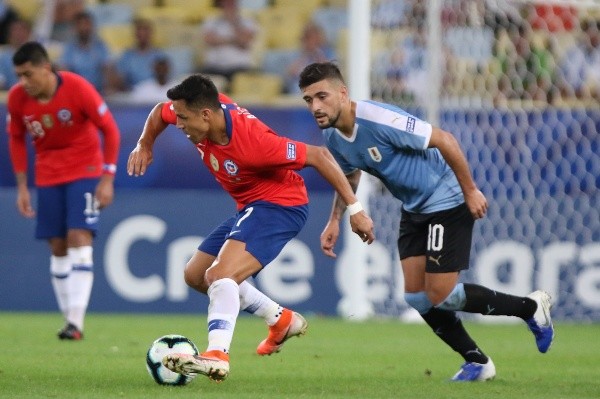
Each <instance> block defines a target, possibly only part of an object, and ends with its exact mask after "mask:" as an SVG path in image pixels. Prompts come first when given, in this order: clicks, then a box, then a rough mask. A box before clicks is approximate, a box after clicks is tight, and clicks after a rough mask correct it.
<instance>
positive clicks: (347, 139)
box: [335, 123, 358, 143]
mask: <svg viewBox="0 0 600 399" xmlns="http://www.w3.org/2000/svg"><path fill="white" fill-rule="evenodd" d="M335 133H336V134H337V135H338V136H340V137H341V138H342V139H344V140H346V141H347V142H349V143H354V140H356V134H357V133H358V124H357V123H355V124H354V127H353V128H352V135H351V136H350V137H346V135H345V134H344V133H342V132H340V131H339V129H337V128H336V129H335Z"/></svg>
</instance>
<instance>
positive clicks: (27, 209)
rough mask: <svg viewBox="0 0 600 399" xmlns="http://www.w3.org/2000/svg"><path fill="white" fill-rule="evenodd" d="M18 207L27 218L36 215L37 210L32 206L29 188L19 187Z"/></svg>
mask: <svg viewBox="0 0 600 399" xmlns="http://www.w3.org/2000/svg"><path fill="white" fill-rule="evenodd" d="M17 209H18V210H19V213H20V214H21V215H23V216H25V217H26V218H32V217H34V216H35V211H34V210H33V208H32V207H31V196H30V195H29V190H28V189H27V188H19V189H18V190H17Z"/></svg>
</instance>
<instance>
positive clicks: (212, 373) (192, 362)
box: [162, 351, 229, 382]
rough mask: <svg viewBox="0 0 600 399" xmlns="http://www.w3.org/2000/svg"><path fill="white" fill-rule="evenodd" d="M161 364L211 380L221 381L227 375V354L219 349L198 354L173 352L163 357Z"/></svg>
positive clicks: (182, 372)
mask: <svg viewBox="0 0 600 399" xmlns="http://www.w3.org/2000/svg"><path fill="white" fill-rule="evenodd" d="M162 362H163V365H164V366H165V367H166V368H168V369H169V370H171V371H174V372H175V373H179V374H183V375H196V374H203V375H205V376H208V378H210V379H211V380H213V381H217V382H220V381H223V380H224V379H225V378H227V376H228V375H229V355H228V354H226V353H224V352H221V351H209V352H204V353H201V354H200V355H188V354H185V353H173V354H169V355H167V356H165V357H164V358H163V361H162Z"/></svg>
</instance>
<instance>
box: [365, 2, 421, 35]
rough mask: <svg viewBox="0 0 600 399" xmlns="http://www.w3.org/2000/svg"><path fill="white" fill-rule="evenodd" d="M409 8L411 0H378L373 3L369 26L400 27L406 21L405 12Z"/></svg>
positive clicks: (381, 27) (408, 10)
mask: <svg viewBox="0 0 600 399" xmlns="http://www.w3.org/2000/svg"><path fill="white" fill-rule="evenodd" d="M411 8H412V2H411V0H408V1H407V0H379V1H378V2H376V3H374V5H373V11H372V12H371V26H372V27H373V28H379V29H394V28H400V27H401V26H403V25H404V24H405V23H406V14H407V13H408V12H410V11H411Z"/></svg>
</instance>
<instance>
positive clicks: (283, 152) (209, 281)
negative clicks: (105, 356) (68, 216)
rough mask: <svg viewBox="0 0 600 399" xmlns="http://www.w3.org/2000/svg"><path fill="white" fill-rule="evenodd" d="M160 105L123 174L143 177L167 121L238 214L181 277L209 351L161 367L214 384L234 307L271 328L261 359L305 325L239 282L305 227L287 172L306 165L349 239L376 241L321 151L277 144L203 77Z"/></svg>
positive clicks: (294, 178) (222, 369) (303, 202)
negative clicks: (329, 193)
mask: <svg viewBox="0 0 600 399" xmlns="http://www.w3.org/2000/svg"><path fill="white" fill-rule="evenodd" d="M167 97H169V99H171V100H172V108H171V107H169V106H168V105H164V104H159V105H157V106H156V107H155V108H154V109H153V111H152V112H151V114H150V116H149V117H148V120H147V122H146V125H145V127H144V131H143V132H142V135H141V137H140V139H139V141H138V145H137V146H136V148H135V149H134V150H133V151H132V153H131V155H130V157H129V162H128V166H127V168H128V172H129V174H131V175H136V176H137V175H141V174H144V172H145V171H146V168H147V167H148V165H149V163H150V162H151V160H152V146H153V144H154V141H155V139H156V137H157V136H158V134H159V133H160V131H162V130H163V129H164V127H165V126H166V121H168V122H170V123H173V122H175V123H176V125H177V127H178V128H180V129H181V130H183V131H184V133H185V134H186V136H187V137H188V139H189V140H190V141H192V143H194V144H195V145H196V147H197V149H198V152H199V153H200V156H201V157H202V160H203V162H204V163H205V165H206V166H207V167H208V169H209V171H210V172H211V173H212V174H213V175H214V176H215V178H216V180H217V181H218V182H219V183H220V184H221V186H222V187H223V188H224V189H225V190H226V191H227V192H228V193H229V194H230V195H231V196H232V197H233V199H234V200H235V201H236V204H237V213H236V214H235V215H234V216H232V217H231V218H229V219H227V220H225V221H224V222H223V223H222V224H221V225H220V226H218V227H217V228H216V229H215V230H213V232H211V233H210V234H209V236H208V237H207V238H206V239H205V240H204V241H203V242H202V243H201V244H200V246H199V248H198V251H197V252H196V254H195V255H194V256H193V257H192V259H191V260H190V261H189V262H188V264H187V267H186V270H185V280H186V282H187V283H188V285H190V286H191V287H192V288H195V289H197V290H198V291H201V292H206V293H207V294H208V297H209V300H210V304H209V307H208V347H207V349H206V351H205V352H203V353H202V354H201V355H199V356H188V355H183V354H175V355H169V356H167V357H165V359H163V362H164V363H165V365H166V366H167V367H168V368H170V369H171V370H173V371H176V372H178V373H182V374H198V373H200V374H204V375H207V376H208V377H209V378H211V379H213V380H217V381H220V380H223V379H225V378H227V376H228V375H229V347H230V345H231V340H232V337H233V331H234V328H235V322H236V320H237V316H238V313H239V310H240V308H242V309H246V308H251V309H252V310H254V313H255V314H256V313H257V312H261V313H262V314H261V315H262V316H263V317H265V319H267V318H270V319H271V321H272V322H273V324H274V325H273V326H272V327H271V328H270V331H269V337H268V338H267V339H266V340H264V341H263V342H261V344H260V345H259V347H258V349H257V352H258V353H259V354H270V353H273V352H276V351H278V350H279V348H280V347H281V344H283V341H285V340H286V339H287V338H289V334H288V332H289V331H290V330H291V329H296V328H297V326H296V325H295V322H298V324H301V323H300V322H303V321H304V320H303V319H302V318H301V316H299V315H298V314H297V313H294V312H291V311H287V312H286V311H285V310H284V309H282V308H281V307H280V306H278V305H277V304H276V303H274V302H273V301H272V300H271V299H269V298H267V297H266V296H265V295H264V294H262V293H260V292H259V291H258V290H256V289H254V288H253V287H252V286H251V285H250V284H249V283H248V282H246V281H245V280H246V279H247V278H249V277H250V276H253V275H256V274H257V273H259V272H260V271H261V270H262V268H263V267H265V266H266V265H267V264H269V263H270V262H271V261H272V260H273V259H274V258H275V257H276V256H277V255H278V254H279V252H280V251H281V249H282V248H283V247H284V245H285V244H286V243H287V242H288V241H289V240H291V239H292V238H293V237H294V236H296V235H297V234H298V232H299V231H300V230H301V229H302V227H303V226H304V223H305V221H306V218H307V216H308V195H307V192H306V187H305V186H304V181H303V179H302V177H300V175H298V174H297V173H296V172H295V170H299V169H302V168H304V167H306V166H312V167H314V168H315V169H316V170H317V171H318V172H319V173H320V174H321V175H322V176H323V177H324V178H325V179H326V180H327V181H328V182H329V183H331V185H332V186H333V187H334V188H335V189H336V191H337V192H338V194H339V195H340V197H341V198H343V200H344V201H345V203H346V204H347V205H348V207H349V211H350V223H351V225H352V230H353V231H354V232H356V233H357V234H358V235H359V236H360V237H361V238H362V240H363V241H365V242H367V243H369V244H370V243H371V242H372V241H373V240H374V234H373V222H372V220H371V219H370V218H369V217H368V216H367V215H366V213H365V212H364V211H362V207H361V206H360V203H359V202H357V200H356V197H355V196H354V193H353V191H352V188H351V187H350V185H349V184H348V182H347V180H346V178H345V176H344V174H343V173H342V171H341V169H340V168H339V166H338V165H337V164H336V163H335V161H334V160H333V158H332V156H331V154H329V152H328V151H327V150H326V149H325V148H323V147H317V146H311V145H308V144H305V143H302V142H298V141H294V140H290V139H288V138H285V137H281V136H278V135H277V134H276V133H275V132H273V131H272V130H271V129H270V128H269V127H268V126H266V125H265V124H264V123H262V122H261V121H260V120H258V119H257V118H256V117H255V116H254V115H252V114H250V113H249V112H248V111H247V110H245V109H243V108H240V107H238V106H237V105H236V104H232V103H223V101H224V100H228V99H227V98H226V97H224V96H222V95H219V93H218V92H217V89H216V87H215V85H214V84H213V82H212V81H211V80H210V79H208V78H206V77H204V76H202V75H193V76H190V77H188V78H187V79H185V80H184V81H183V82H182V83H181V84H179V85H177V86H175V87H173V88H172V89H170V90H169V91H167ZM173 114H174V115H173ZM161 115H162V116H161ZM173 116H175V118H173ZM250 288H252V289H253V291H252V293H251V294H248V292H249V290H250ZM273 304H274V305H275V306H273ZM267 322H269V321H268V320H267ZM269 324H271V323H269ZM304 324H305V322H304ZM303 328H304V329H305V328H306V326H305V325H304V327H303ZM261 352H264V353H261Z"/></svg>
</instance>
